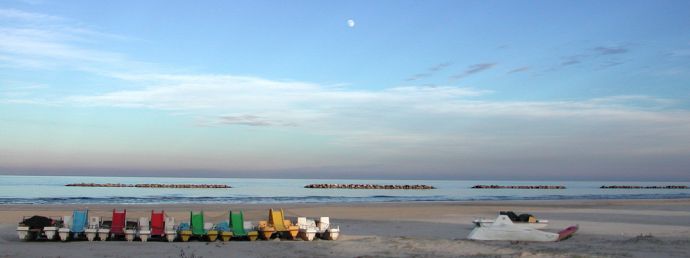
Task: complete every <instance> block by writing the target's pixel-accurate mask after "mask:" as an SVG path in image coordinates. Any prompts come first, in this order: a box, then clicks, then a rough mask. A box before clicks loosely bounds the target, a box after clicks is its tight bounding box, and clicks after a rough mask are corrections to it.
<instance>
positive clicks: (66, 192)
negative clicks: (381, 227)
mask: <svg viewBox="0 0 690 258" xmlns="http://www.w3.org/2000/svg"><path fill="white" fill-rule="evenodd" d="M70 183H123V184H146V183H160V184H227V185H230V186H231V187H232V188H220V189H201V188H194V189H178V188H116V187H67V186H65V184H70ZM319 183H338V184H386V185H387V184H401V185H405V184H407V185H414V184H425V185H432V186H434V187H436V188H437V189H432V190H363V189H309V188H304V186H305V185H308V184H319ZM474 185H562V186H565V187H566V189H549V190H542V189H535V190H521V189H472V188H471V187H472V186H474ZM602 185H639V186H662V185H664V186H665V185H690V182H678V181H675V182H650V181H644V182H634V181H479V180H369V179H367V180H349V179H348V180H345V179H255V178H169V177H87V176H15V175H0V205H1V204H185V203H226V204H227V203H229V204H242V203H269V204H270V203H371V202H421V201H438V202H440V201H485V200H571V199H591V200H597V199H679V198H690V189H600V188H599V187H600V186H602Z"/></svg>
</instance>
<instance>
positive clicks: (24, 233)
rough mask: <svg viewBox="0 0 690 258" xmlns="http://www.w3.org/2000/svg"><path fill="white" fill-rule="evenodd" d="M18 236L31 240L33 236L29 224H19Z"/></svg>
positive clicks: (20, 238) (21, 238)
mask: <svg viewBox="0 0 690 258" xmlns="http://www.w3.org/2000/svg"><path fill="white" fill-rule="evenodd" d="M17 236H18V237H19V240H29V239H30V238H31V235H30V234H29V226H21V225H20V226H18V227H17Z"/></svg>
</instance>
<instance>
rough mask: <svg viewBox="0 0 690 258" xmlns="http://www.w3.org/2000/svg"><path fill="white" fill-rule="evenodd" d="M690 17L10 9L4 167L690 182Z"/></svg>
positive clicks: (37, 5) (546, 8)
mask: <svg viewBox="0 0 690 258" xmlns="http://www.w3.org/2000/svg"><path fill="white" fill-rule="evenodd" d="M688 17H690V2H689V1H604V2H602V1H576V2H573V1H546V2H543V1H511V2H507V1H430V2H424V1H344V2H326V1H324V2H314V1H290V2H288V3H284V2H280V1H201V2H188V1H116V2H109V3H107V4H105V3H104V2H100V1H85V0H84V1H45V2H44V1H3V2H2V3H0V174H16V175H94V176H182V177H257V178H262V177H276V178H390V179H509V180H686V181H687V180H690V102H689V101H690V84H689V82H690V30H688V28H690V19H688ZM349 21H352V22H349ZM354 21H356V27H354V24H355V23H354Z"/></svg>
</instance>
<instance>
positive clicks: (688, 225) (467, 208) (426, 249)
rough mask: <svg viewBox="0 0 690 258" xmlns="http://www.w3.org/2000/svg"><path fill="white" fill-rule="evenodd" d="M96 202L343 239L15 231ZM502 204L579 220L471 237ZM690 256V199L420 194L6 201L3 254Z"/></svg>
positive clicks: (106, 210) (100, 211) (140, 212)
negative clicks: (309, 223)
mask: <svg viewBox="0 0 690 258" xmlns="http://www.w3.org/2000/svg"><path fill="white" fill-rule="evenodd" d="M85 207H88V208H89V211H90V215H91V216H97V215H101V216H104V217H110V212H111V210H112V208H119V209H121V208H127V215H128V217H130V218H136V217H139V216H145V215H148V214H149V212H150V210H151V209H156V210H159V209H165V211H166V212H167V213H168V214H169V215H171V216H174V217H175V218H176V220H177V221H178V222H179V221H182V220H187V219H188V218H189V210H192V209H193V210H201V209H203V210H204V213H205V215H206V218H207V221H209V222H216V221H219V220H221V219H223V218H227V209H233V210H244V211H245V219H247V220H252V221H258V220H265V219H266V217H267V214H268V211H267V209H268V208H269V207H272V208H283V209H285V211H286V215H287V216H288V217H292V218H293V219H294V217H296V216H307V217H317V216H330V217H331V222H332V223H335V224H338V225H340V229H341V232H342V235H341V238H340V239H338V240H337V241H325V240H317V241H313V242H305V241H287V240H272V241H256V242H240V241H231V242H226V243H223V242H213V243H208V242H197V241H194V242H175V243H167V242H157V241H155V242H147V243H141V242H134V243H128V242H125V241H117V242H115V241H113V242H110V241H108V242H87V241H79V242H66V243H62V242H23V241H20V240H19V239H18V238H17V236H16V233H15V228H16V223H17V222H18V220H19V219H20V218H21V216H30V215H34V214H40V215H51V216H53V215H54V216H58V215H65V214H69V213H71V210H72V209H73V208H85ZM499 210H514V211H516V212H518V213H531V214H533V215H535V216H537V217H538V218H543V219H548V220H549V221H550V224H549V227H548V228H547V229H545V230H546V231H551V232H557V231H558V230H560V229H563V228H565V227H567V226H569V225H574V224H579V225H580V231H578V233H577V234H576V235H575V236H573V237H572V238H571V239H567V240H565V241H562V242H554V243H528V242H509V241H472V240H467V239H466V237H467V235H468V234H469V232H470V231H471V230H472V227H473V226H472V224H471V221H472V219H474V218H477V217H485V218H494V217H495V216H496V214H497V212H498V211H499ZM459 256H468V257H690V199H680V200H569V201H494V202H487V201H482V202H414V203H358V204H348V203H342V204H276V205H249V204H241V205H222V204H203V205H202V204H198V205H195V204H189V205H187V204H178V205H88V206H87V205H1V206H0V257H459Z"/></svg>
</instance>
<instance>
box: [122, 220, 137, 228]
mask: <svg viewBox="0 0 690 258" xmlns="http://www.w3.org/2000/svg"><path fill="white" fill-rule="evenodd" d="M138 226H139V222H136V221H131V220H128V221H127V225H126V226H125V228H126V229H137V227H138Z"/></svg>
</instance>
